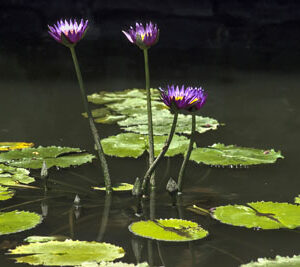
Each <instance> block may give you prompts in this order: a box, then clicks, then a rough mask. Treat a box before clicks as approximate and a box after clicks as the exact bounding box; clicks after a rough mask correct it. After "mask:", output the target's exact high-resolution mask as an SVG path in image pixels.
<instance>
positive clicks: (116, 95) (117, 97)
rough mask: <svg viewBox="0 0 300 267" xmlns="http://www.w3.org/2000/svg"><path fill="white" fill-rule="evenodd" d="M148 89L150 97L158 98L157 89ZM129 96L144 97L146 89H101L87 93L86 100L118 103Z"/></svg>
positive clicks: (99, 102)
mask: <svg viewBox="0 0 300 267" xmlns="http://www.w3.org/2000/svg"><path fill="white" fill-rule="evenodd" d="M150 90H151V99H152V100H158V99H159V92H158V90H157V89H152V88H151V89H150ZM129 98H134V99H146V90H145V89H137V88H133V89H126V90H123V91H116V92H107V91H101V92H99V93H94V94H92V95H88V101H89V102H92V103H94V104H98V105H102V104H108V103H114V102H117V103H120V102H122V101H124V100H125V99H129Z"/></svg>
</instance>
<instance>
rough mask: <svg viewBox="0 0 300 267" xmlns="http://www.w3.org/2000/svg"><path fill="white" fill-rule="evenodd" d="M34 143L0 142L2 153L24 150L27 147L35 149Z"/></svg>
mask: <svg viewBox="0 0 300 267" xmlns="http://www.w3.org/2000/svg"><path fill="white" fill-rule="evenodd" d="M33 145H34V144H33V143H25V142H0V151H9V150H16V149H22V148H26V147H33Z"/></svg>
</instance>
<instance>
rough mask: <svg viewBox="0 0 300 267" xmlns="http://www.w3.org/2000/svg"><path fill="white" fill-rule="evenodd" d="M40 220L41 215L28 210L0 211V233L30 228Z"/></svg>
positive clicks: (10, 232)
mask: <svg viewBox="0 0 300 267" xmlns="http://www.w3.org/2000/svg"><path fill="white" fill-rule="evenodd" d="M41 221H42V217H41V216H40V215H39V214H37V213H34V212H29V211H18V210H14V211H10V212H1V213H0V235H5V234H12V233H17V232H22V231H25V230H28V229H31V228H33V227H35V226H36V225H38V224H39V223H40V222H41Z"/></svg>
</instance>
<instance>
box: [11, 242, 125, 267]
mask: <svg viewBox="0 0 300 267" xmlns="http://www.w3.org/2000/svg"><path fill="white" fill-rule="evenodd" d="M9 254H22V255H27V256H22V257H17V258H15V259H16V261H17V262H18V263H28V264H31V265H50V266H54V265H59V266H67V265H72V266H73V265H80V264H82V263H83V262H86V261H95V262H101V261H113V260H115V259H118V258H122V257H123V256H124V254H125V252H124V250H123V248H121V247H118V246H115V245H112V244H108V243H99V242H87V241H73V240H66V241H63V242H61V241H49V242H46V243H30V244H28V245H22V246H18V247H16V248H15V249H12V250H9Z"/></svg>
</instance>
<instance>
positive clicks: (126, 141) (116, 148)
mask: <svg viewBox="0 0 300 267" xmlns="http://www.w3.org/2000/svg"><path fill="white" fill-rule="evenodd" d="M101 144H102V147H103V151H104V153H105V154H106V155H109V156H116V157H133V158H138V157H139V156H141V155H142V154H143V153H144V151H145V149H146V142H145V137H144V136H142V135H137V134H133V133H122V134H118V135H113V136H110V137H108V138H104V139H102V140H101Z"/></svg>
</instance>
